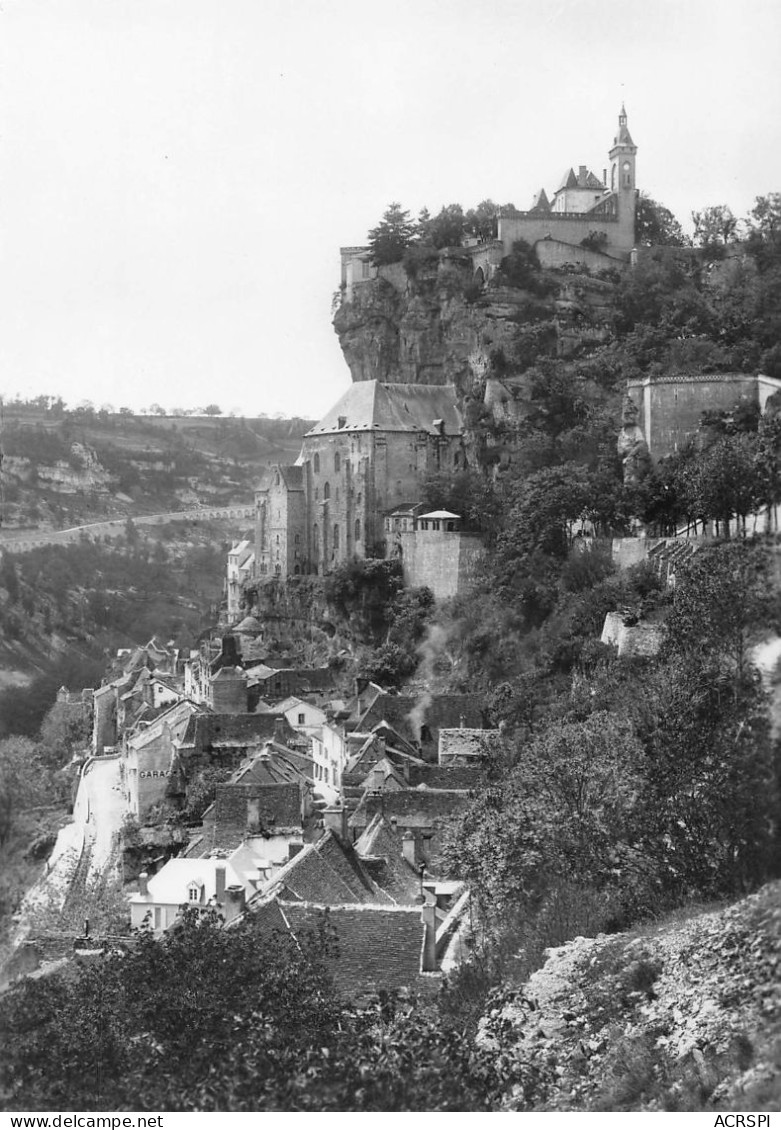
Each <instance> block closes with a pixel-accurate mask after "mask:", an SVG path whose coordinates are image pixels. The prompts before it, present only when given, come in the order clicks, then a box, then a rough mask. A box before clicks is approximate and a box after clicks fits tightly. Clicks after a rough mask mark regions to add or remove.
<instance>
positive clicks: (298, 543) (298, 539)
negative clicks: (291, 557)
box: [293, 534, 301, 545]
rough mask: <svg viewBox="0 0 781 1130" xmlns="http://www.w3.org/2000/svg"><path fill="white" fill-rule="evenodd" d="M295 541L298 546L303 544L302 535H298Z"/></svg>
mask: <svg viewBox="0 0 781 1130" xmlns="http://www.w3.org/2000/svg"><path fill="white" fill-rule="evenodd" d="M293 540H294V541H295V543H296V545H300V544H301V534H296V536H295V538H294V539H293Z"/></svg>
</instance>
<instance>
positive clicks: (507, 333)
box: [333, 255, 613, 395]
mask: <svg viewBox="0 0 781 1130" xmlns="http://www.w3.org/2000/svg"><path fill="white" fill-rule="evenodd" d="M540 278H544V279H545V281H546V285H545V287H544V288H542V287H540V288H539V289H541V290H542V289H544V291H545V292H546V293H544V294H543V295H542V296H541V295H540V294H539V293H531V292H530V291H529V290H527V289H524V288H522V287H515V286H511V285H504V284H503V283H502V280H501V278H500V276H497V280H496V281H492V282H491V283H490V284H489V285H488V286H480V285H478V284H477V283H475V282H474V281H473V278H472V270H471V262H470V261H469V260H468V259H464V258H460V259H456V260H454V259H453V257H452V256H451V257H447V256H444V255H443V256H442V257H440V259H439V262H438V264H437V266H436V268H435V269H433V270H432V269H430V270H428V271H426V272H422V273H420V274H418V275H416V276H415V277H414V278H412V277H409V276H408V275H407V274H406V273H405V272H404V271H403V269H402V268H401V267H400V266H399V265H394V266H393V267H392V268H383V269H382V271H381V275H380V277H378V278H376V279H371V280H368V281H365V282H361V283H358V284H355V285H354V286H353V287H352V289H351V291H350V293H349V295H346V296H345V299H344V300H343V301H342V303H341V305H340V307H339V308H338V310H337V311H336V314H335V316H334V320H333V324H334V329H335V331H336V333H337V335H338V337H339V344H340V345H341V347H342V351H343V353H344V356H345V360H346V361H347V364H348V365H349V367H350V373H351V375H352V378H353V380H354V381H366V380H380V381H387V382H399V383H412V384H455V385H456V387H457V388H458V389H459V391H460V392H461V393H462V394H463V395H465V394H467V393H470V392H474V391H475V386H481V388H484V382H485V379H486V377H488V376H491V375H494V376H501V375H502V374H503V373H504V372H505V371H506V370H507V369H508V368H509V370H510V371H514V372H522V371H523V369H524V368H525V367H527V366H528V365H529V364H532V363H533V362H534V360H535V359H537V358H538V357H539V356H554V357H555V356H559V357H569V356H573V355H575V354H576V353H578V352H579V351H581V350H582V349H584V348H585V347H587V346H589V345H594V344H599V343H600V342H602V341H604V340H606V339H607V337H608V336H609V334H610V327H611V323H612V318H613V307H612V299H613V284H612V283H611V282H610V281H606V280H603V279H598V278H592V277H591V276H589V275H587V274H583V273H577V274H573V273H569V272H563V271H556V272H545V273H544V275H542V274H541V276H540Z"/></svg>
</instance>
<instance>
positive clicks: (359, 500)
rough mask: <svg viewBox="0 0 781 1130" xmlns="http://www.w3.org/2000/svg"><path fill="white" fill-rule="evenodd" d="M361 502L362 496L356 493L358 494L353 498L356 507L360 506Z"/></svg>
mask: <svg viewBox="0 0 781 1130" xmlns="http://www.w3.org/2000/svg"><path fill="white" fill-rule="evenodd" d="M362 501H363V495H362V494H361V492H360V491H358V493H357V494H356V496H355V502H356V504H357V505H358V506H360V505H361V502H362Z"/></svg>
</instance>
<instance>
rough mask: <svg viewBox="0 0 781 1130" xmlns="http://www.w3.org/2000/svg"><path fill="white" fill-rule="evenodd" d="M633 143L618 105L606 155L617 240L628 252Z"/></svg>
mask: <svg viewBox="0 0 781 1130" xmlns="http://www.w3.org/2000/svg"><path fill="white" fill-rule="evenodd" d="M636 155H637V146H636V145H635V143H634V142H633V141H632V136H631V134H630V133H629V127H628V126H627V119H626V109H625V108H624V106H623V105H622V106H621V113H620V114H619V115H618V133H617V134H616V136H615V137H614V139H613V145H612V148H611V150H610V153H609V158H610V184H609V188H610V191H611V192H613V193H615V196H616V207H617V211H618V223H619V232H620V236H619V242H620V244H621V247H622V249H623V250H625V251H627V252H628V251H631V250H632V248H633V247H634V245H635V198H636V195H637V193H636V182H635V157H636Z"/></svg>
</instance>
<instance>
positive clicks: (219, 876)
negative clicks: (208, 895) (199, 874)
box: [214, 863, 225, 902]
mask: <svg viewBox="0 0 781 1130" xmlns="http://www.w3.org/2000/svg"><path fill="white" fill-rule="evenodd" d="M214 897H215V898H216V900H217V902H225V864H224V863H218V864H217V866H216V867H215V868H214Z"/></svg>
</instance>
